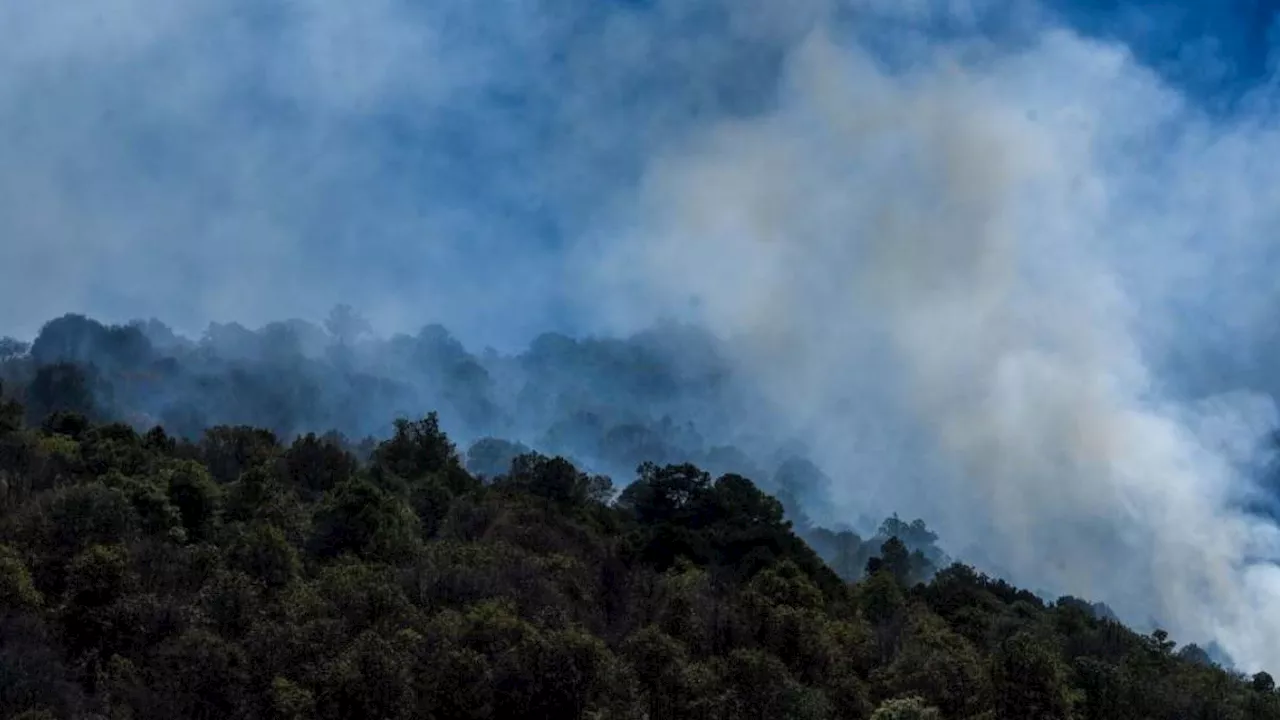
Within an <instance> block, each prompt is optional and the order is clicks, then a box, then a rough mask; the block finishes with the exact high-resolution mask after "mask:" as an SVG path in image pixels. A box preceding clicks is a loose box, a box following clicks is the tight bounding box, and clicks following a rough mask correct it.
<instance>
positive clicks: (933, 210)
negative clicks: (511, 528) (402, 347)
mask: <svg viewBox="0 0 1280 720" xmlns="http://www.w3.org/2000/svg"><path fill="white" fill-rule="evenodd" d="M1186 7H1189V6H1183V7H1182V8H1181V9H1179V10H1178V11H1177V12H1174V11H1172V10H1171V9H1169V8H1164V7H1162V6H1159V5H1156V6H1152V5H1149V4H1147V5H1144V7H1143V8H1142V9H1134V8H1131V7H1128V6H1118V7H1115V8H1110V9H1107V10H1105V11H1103V10H1098V9H1096V8H1092V9H1088V10H1086V9H1083V8H1080V7H1068V6H1040V5H1034V4H1031V3H1014V4H1009V3H987V2H969V3H965V2H948V3H930V2H914V3H903V2H896V3H886V2H879V1H878V0H861V1H859V2H854V3H849V4H841V5H837V4H834V3H831V4H828V3H825V2H822V1H821V0H812V1H810V2H803V3H774V2H767V1H766V0H758V1H753V2H745V3H744V2H735V3H728V2H725V3H719V2H715V1H714V0H707V1H706V2H694V3H688V2H685V3H677V2H670V3H666V2H657V3H616V4H608V3H569V4H563V3H561V4H555V6H554V7H553V6H552V4H546V5H543V4H537V3H523V4H517V3H509V4H503V5H500V6H496V7H494V6H488V7H481V6H474V7H473V6H472V5H468V4H461V3H449V2H443V3H410V2H397V1H396V0H379V1H378V2H372V3H362V4H360V5H359V6H356V5H351V6H344V5H341V4H335V3H318V2H317V3H310V2H290V3H283V2H282V3H268V4H262V3H241V2H231V3H225V2H223V3H213V2H203V1H199V2H192V3H184V4H181V5H174V4H172V3H164V2H159V1H158V0H112V1H111V2H108V3H89V2H80V1H73V2H64V3H59V4H56V5H51V4H49V3H42V2H36V0H15V1H12V2H7V3H5V4H4V5H3V6H2V7H0V68H3V69H0V156H2V157H3V159H4V163H3V165H0V238H3V242H2V243H0V328H3V329H4V331H5V332H6V333H10V334H17V335H32V334H34V332H35V330H36V328H37V327H38V326H39V324H40V323H41V322H43V321H44V320H46V319H48V318H50V317H53V316H55V315H58V314H60V313H62V312H64V311H67V310H88V311H90V312H91V313H93V314H94V315H95V316H101V317H105V318H107V319H117V320H123V319H126V318H128V317H132V316H151V315H158V316H162V317H164V318H166V319H168V320H171V321H173V322H176V323H177V324H179V325H180V326H181V327H184V328H186V329H190V330H195V331H198V330H199V329H200V328H201V327H202V326H203V325H204V324H205V323H207V322H208V321H209V320H215V319H237V320H241V321H244V322H248V323H252V324H261V323H263V322H266V321H268V320H278V319H281V318H284V317H291V316H306V315H311V316H314V315H315V314H317V310H319V309H321V308H327V307H328V306H330V305H332V304H333V303H334V302H337V301H342V300H346V301H350V302H353V303H354V304H357V305H358V306H360V307H362V308H363V309H364V310H365V311H366V312H367V313H369V314H370V316H371V317H372V318H373V319H374V321H375V324H376V325H377V326H378V328H379V329H380V330H383V331H390V330H397V329H411V328H413V327H415V326H417V325H420V324H422V323H423V322H426V321H429V320H440V321H443V322H445V323H446V324H448V325H449V326H450V327H452V328H454V329H455V331H456V332H458V334H459V335H460V336H461V337H462V338H463V339H464V340H466V341H468V342H470V343H492V344H499V345H508V346H514V345H516V344H519V343H520V342H522V341H524V340H527V339H528V338H530V337H532V336H533V335H534V334H536V333H537V332H539V331H542V330H546V329H552V328H567V329H574V330H580V331H599V332H609V333H621V332H631V331H634V330H638V329H641V328H644V327H647V326H648V325H650V324H652V323H653V322H654V320H655V319H657V318H660V317H676V318H684V319H690V320H694V321H696V322H698V323H700V324H703V325H705V326H706V327H707V328H709V329H710V330H712V331H713V332H715V333H716V334H718V335H720V336H722V337H724V338H726V340H727V342H728V343H729V345H728V346H729V347H730V348H731V351H730V352H729V353H727V356H728V357H731V358H733V362H734V364H735V371H736V372H738V373H739V374H740V375H741V376H743V377H745V378H747V379H749V380H750V381H751V384H752V385H753V386H754V387H755V388H757V389H758V390H759V392H761V393H763V394H764V395H765V398H763V399H762V400H761V401H760V403H759V404H758V405H756V406H754V407H755V412H754V413H751V412H747V413H736V414H734V415H733V417H734V418H735V422H738V423H741V424H742V426H743V428H749V429H750V430H752V431H757V432H762V431H768V432H772V433H776V434H777V435H778V436H779V437H782V436H791V435H796V436H800V437H804V438H805V439H806V444H807V445H808V447H809V452H810V455H811V457H813V459H814V460H816V461H817V462H818V463H819V465H820V466H821V467H822V468H823V470H824V471H825V472H826V473H827V474H828V475H829V476H830V477H831V478H832V483H831V486H830V489H829V495H830V496H829V497H824V498H820V499H819V498H813V499H812V500H814V501H815V502H814V506H815V507H814V508H813V514H814V515H815V516H817V519H819V520H823V521H836V520H839V519H840V518H841V516H851V515H854V514H861V513H863V512H869V513H872V514H875V513H882V512H884V511H887V510H899V511H902V512H904V513H908V514H910V515H911V516H915V515H923V516H925V517H928V518H930V520H931V522H932V523H934V524H936V525H938V526H939V529H940V530H941V532H942V535H943V537H944V539H946V540H948V541H950V542H951V543H952V545H953V546H954V547H955V549H957V550H959V551H960V554H961V555H962V556H964V557H966V558H973V559H980V560H981V561H982V562H983V563H984V564H986V565H988V566H989V567H992V568H993V569H997V570H999V571H1001V572H1006V573H1008V574H1010V575H1011V576H1012V579H1013V580H1015V581H1017V582H1020V583H1027V584H1032V585H1035V586H1038V587H1045V588H1047V589H1049V590H1051V591H1056V592H1064V593H1065V592H1069V593H1072V594H1076V595H1084V596H1089V597H1091V598H1096V599H1099V600H1104V601H1106V602H1108V603H1109V604H1111V605H1112V606H1113V607H1114V608H1115V609H1116V610H1117V611H1119V612H1120V614H1121V615H1122V616H1123V617H1124V618H1125V619H1126V620H1128V621H1131V622H1138V623H1143V622H1145V621H1147V620H1151V621H1152V622H1159V623H1161V624H1163V625H1165V626H1166V627H1168V628H1169V629H1170V630H1171V631H1173V632H1174V633H1175V634H1176V636H1177V637H1178V638H1180V639H1182V640H1185V641H1196V642H1209V641H1217V642H1218V643H1220V644H1221V645H1222V646H1223V647H1224V648H1225V649H1226V650H1227V652H1228V653H1230V655H1231V656H1232V657H1233V658H1234V659H1235V660H1236V661H1237V662H1239V663H1240V664H1241V665H1242V666H1244V667H1246V668H1256V667H1262V666H1265V667H1269V668H1272V669H1275V668H1280V654H1278V653H1280V650H1277V649H1278V648H1280V622H1278V621H1276V620H1275V619H1274V616H1275V615H1276V610H1277V609H1280V571H1277V569H1276V566H1275V565H1274V564H1273V563H1272V560H1273V559H1275V558H1277V556H1280V533H1278V532H1277V528H1276V526H1275V525H1274V524H1273V523H1271V522H1270V521H1269V520H1267V519H1265V518H1263V517H1260V516H1256V515H1251V514H1247V513H1245V512H1244V511H1243V510H1241V509H1240V508H1242V507H1244V506H1246V505H1249V504H1256V502H1257V497H1256V495H1257V494H1258V493H1259V492H1260V489H1259V488H1258V487H1257V485H1256V483H1255V482H1254V480H1253V479H1252V478H1253V477H1254V476H1255V472H1254V471H1255V470H1256V467H1255V465H1256V463H1257V462H1258V460H1259V458H1257V457H1256V456H1255V453H1254V450H1255V447H1256V445H1257V443H1256V441H1257V440H1259V439H1261V437H1262V436H1263V435H1264V434H1265V433H1267V432H1268V431H1269V430H1270V429H1271V428H1272V427H1274V425H1275V424H1276V417H1275V416H1276V411H1275V409H1274V407H1273V404H1272V401H1271V399H1270V397H1271V396H1272V395H1274V394H1275V393H1276V392H1277V390H1280V383H1278V382H1277V381H1276V378H1275V376H1274V375H1272V374H1270V373H1268V372H1267V370H1268V368H1267V367H1266V363H1267V361H1268V359H1269V357H1270V350H1271V349H1272V348H1274V347H1276V345H1275V331H1274V329H1272V328H1271V327H1269V325H1270V323H1271V318H1272V317H1273V316H1274V309H1275V307H1276V306H1277V299H1278V298H1277V293H1278V292H1280V290H1278V289H1277V286H1276V284H1275V283H1274V282H1273V281H1272V280H1271V273H1272V272H1273V269H1274V268H1275V267H1276V265H1275V259H1276V258H1275V254H1276V250H1275V243H1274V242H1273V241H1272V237H1271V234H1270V233H1271V229H1272V228H1274V227H1275V226H1276V221H1277V220H1278V219H1280V217H1278V215H1280V197H1278V196H1277V195H1276V191H1275V190H1274V188H1277V187H1280V182H1278V181H1280V177H1277V176H1278V175H1280V169H1276V166H1275V164H1274V163H1273V162H1272V161H1271V159H1272V158H1275V157H1280V128H1278V127H1277V126H1276V122H1275V120H1274V119H1273V118H1274V117H1275V115H1274V109H1275V107H1276V103H1275V100H1276V97H1275V95H1274V91H1273V89H1272V88H1273V84H1274V83H1273V80H1272V76H1271V74H1270V73H1271V71H1272V68H1273V67H1274V65H1273V64H1272V63H1271V62H1270V57H1271V56H1270V55H1269V49H1268V48H1269V45H1268V42H1267V41H1268V39H1269V36H1267V35H1266V33H1265V32H1263V33H1262V34H1261V35H1259V33H1258V32H1256V31H1254V30H1252V29H1250V28H1257V27H1267V23H1264V22H1256V20H1257V18H1251V19H1249V20H1248V21H1247V22H1245V21H1240V20H1238V19H1237V20H1235V21H1232V22H1228V21H1227V20H1224V19H1223V18H1227V19H1230V18H1231V17H1233V16H1231V15H1230V11H1229V10H1219V11H1218V14H1214V15H1213V18H1214V22H1216V23H1218V24H1219V25H1221V27H1223V28H1226V29H1225V30H1223V31H1222V32H1221V33H1219V34H1217V35H1206V36H1204V37H1199V38H1189V37H1187V36H1186V35H1185V32H1186V28H1188V27H1191V26H1193V25H1194V23H1190V22H1189V21H1188V20H1187V16H1186V14H1185V13H1186V12H1188V11H1187V10H1186ZM1100 18H1102V19H1105V18H1113V19H1117V20H1123V22H1118V23H1107V22H1101V21H1100ZM1268 22H1269V21H1268ZM1208 26H1210V27H1216V26H1215V25H1214V23H1208ZM1113 28H1119V30H1113ZM1126 28H1130V29H1137V31H1139V32H1138V34H1137V35H1134V37H1137V36H1139V35H1140V37H1141V38H1142V41H1141V42H1131V41H1130V36H1128V35H1126V32H1127V31H1126V30H1125V29H1126ZM1152 28H1157V29H1159V30H1161V31H1162V32H1150V30H1151V29H1152ZM1241 28H1245V30H1244V31H1241V30H1240V29H1241ZM1241 32H1243V35H1242V34H1241ZM1117 33H1118V34H1117ZM1215 38H1217V40H1218V44H1217V45H1215ZM1188 40H1194V41H1195V42H1184V41H1188ZM1231 43H1235V45H1231ZM1237 45H1238V46H1240V47H1243V48H1244V49H1243V50H1241V51H1240V52H1238V53H1237V52H1236V49H1237V47H1236V46H1237ZM1176 48H1183V49H1184V50H1185V51H1186V52H1183V53H1182V54H1179V52H1178V51H1176ZM1228 87H1229V88H1231V90H1230V92H1227V91H1225V90H1224V91H1222V92H1223V93H1226V94H1215V92H1211V91H1213V90H1220V89H1222V88H1228ZM735 430H739V429H737V428H735V429H732V430H723V431H722V432H723V433H724V434H726V435H728V434H731V432H732V431H735ZM743 431H745V430H743ZM818 500H822V501H823V502H816V501H818Z"/></svg>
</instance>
